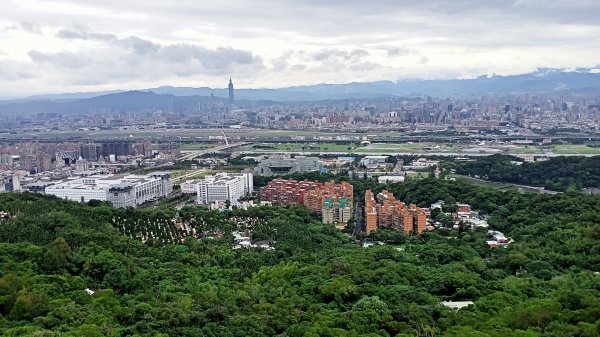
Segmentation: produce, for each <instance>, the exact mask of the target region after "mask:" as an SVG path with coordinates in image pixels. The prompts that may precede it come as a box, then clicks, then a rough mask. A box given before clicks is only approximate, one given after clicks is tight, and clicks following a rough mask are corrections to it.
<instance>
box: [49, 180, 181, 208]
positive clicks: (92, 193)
mask: <svg viewBox="0 0 600 337" xmlns="http://www.w3.org/2000/svg"><path fill="white" fill-rule="evenodd" d="M171 192H173V182H172V181H171V175H170V173H168V172H156V173H153V174H149V175H112V174H111V175H91V176H86V177H76V178H67V179H65V180H62V181H60V182H58V183H56V184H53V185H49V186H47V187H46V188H45V191H44V193H45V194H49V195H55V196H57V197H59V198H63V199H67V200H72V201H79V202H88V201H90V200H100V201H108V202H110V203H112V205H113V206H114V207H136V206H138V205H140V204H143V203H144V202H146V201H150V200H156V199H159V198H162V197H165V196H167V195H169V194H170V193H171Z"/></svg>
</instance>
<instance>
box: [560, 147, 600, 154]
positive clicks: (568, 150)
mask: <svg viewBox="0 0 600 337" xmlns="http://www.w3.org/2000/svg"><path fill="white" fill-rule="evenodd" d="M552 150H553V152H554V153H556V154H587V155H600V147H592V146H587V145H569V144H567V145H555V146H554V147H553V149H552Z"/></svg>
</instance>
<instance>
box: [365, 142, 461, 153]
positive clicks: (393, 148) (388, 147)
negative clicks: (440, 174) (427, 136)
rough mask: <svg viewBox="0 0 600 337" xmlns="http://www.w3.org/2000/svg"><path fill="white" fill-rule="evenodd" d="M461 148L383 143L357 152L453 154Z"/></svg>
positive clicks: (448, 145) (443, 145) (456, 146)
mask: <svg viewBox="0 0 600 337" xmlns="http://www.w3.org/2000/svg"><path fill="white" fill-rule="evenodd" d="M459 148H460V147H459V146H458V145H454V144H438V143H430V142H421V143H382V144H370V145H368V146H365V147H360V148H358V149H357V150H356V152H373V151H376V152H382V153H385V152H386V151H390V152H425V151H432V152H452V151H457V150H458V149H459Z"/></svg>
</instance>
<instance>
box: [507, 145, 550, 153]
mask: <svg viewBox="0 0 600 337" xmlns="http://www.w3.org/2000/svg"><path fill="white" fill-rule="evenodd" d="M508 153H509V154H534V153H544V150H543V149H542V148H541V147H539V146H533V145H523V146H515V147H512V148H510V149H509V151H508Z"/></svg>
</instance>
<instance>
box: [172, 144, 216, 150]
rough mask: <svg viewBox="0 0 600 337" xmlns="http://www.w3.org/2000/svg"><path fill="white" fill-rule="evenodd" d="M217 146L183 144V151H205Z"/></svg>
mask: <svg viewBox="0 0 600 337" xmlns="http://www.w3.org/2000/svg"><path fill="white" fill-rule="evenodd" d="M214 146H215V144H197V143H184V144H181V146H180V148H181V149H182V150H204V149H209V148H211V147H214Z"/></svg>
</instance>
